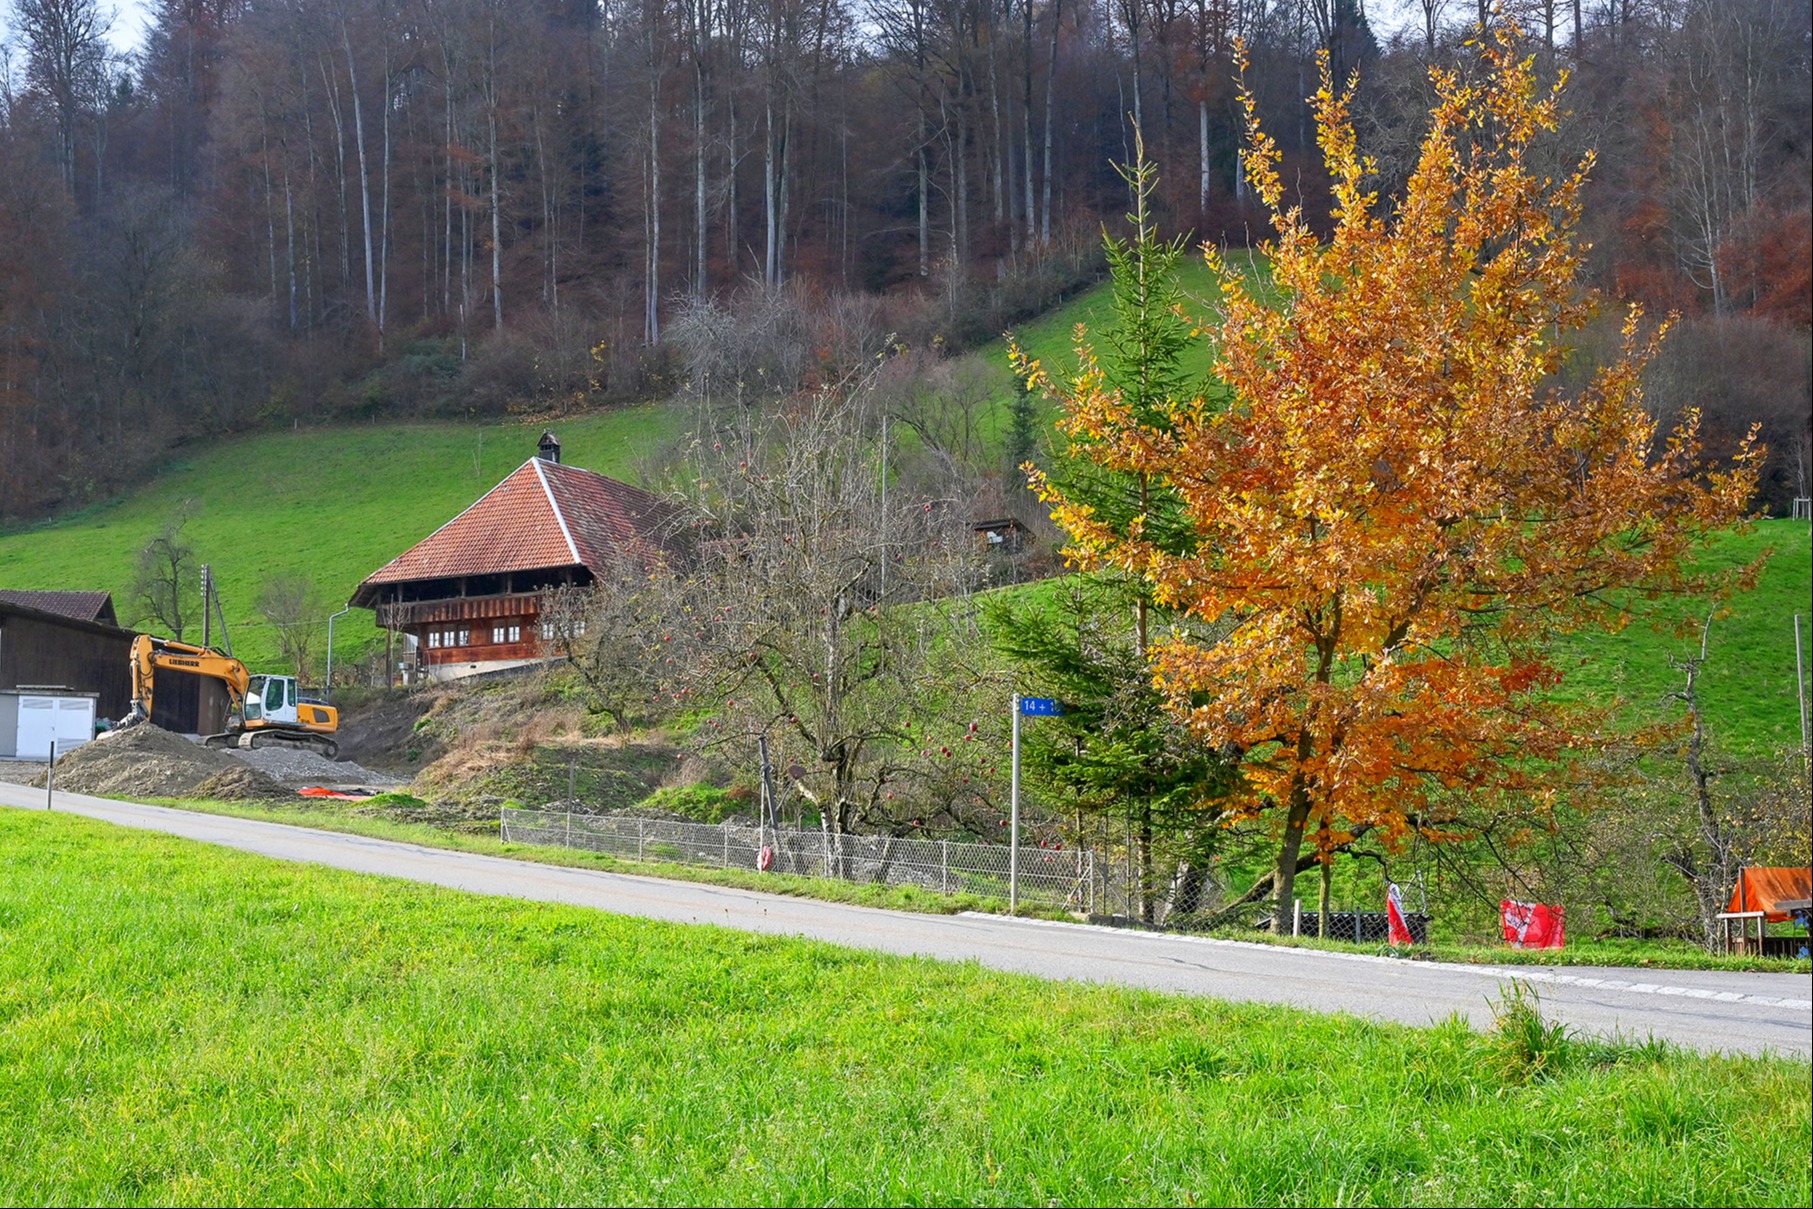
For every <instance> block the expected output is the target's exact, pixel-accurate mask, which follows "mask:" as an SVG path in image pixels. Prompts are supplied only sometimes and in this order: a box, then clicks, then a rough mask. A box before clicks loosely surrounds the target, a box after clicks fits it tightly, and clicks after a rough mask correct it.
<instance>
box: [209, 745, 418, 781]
mask: <svg viewBox="0 0 1813 1209" xmlns="http://www.w3.org/2000/svg"><path fill="white" fill-rule="evenodd" d="M230 754H231V756H232V757H233V758H234V759H238V760H243V761H245V763H247V764H249V765H251V766H252V767H253V768H255V769H257V770H258V771H259V772H262V773H264V774H265V775H266V776H269V777H274V778H276V779H277V780H279V781H282V782H283V783H284V784H285V785H296V786H301V785H363V786H365V787H366V788H368V789H383V788H386V787H388V786H393V785H406V784H408V782H407V781H402V780H399V779H397V778H396V777H393V776H390V775H388V774H387V773H382V772H373V771H372V770H371V769H369V768H364V767H361V766H360V765H358V764H355V763H353V762H352V761H351V760H330V759H328V758H327V757H326V756H323V755H320V754H318V753H316V752H312V751H297V750H294V749H291V748H283V747H259V748H254V749H253V750H251V751H244V750H240V749H238V748H235V749H234V750H233V751H232V752H231V753H230Z"/></svg>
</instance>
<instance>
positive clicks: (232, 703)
mask: <svg viewBox="0 0 1813 1209" xmlns="http://www.w3.org/2000/svg"><path fill="white" fill-rule="evenodd" d="M159 668H167V669H170V670H172V671H182V672H191V673H193V674H195V675H197V676H208V677H211V678H213V679H215V680H218V681H220V682H221V683H222V684H224V685H225V686H226V689H227V698H228V701H229V708H230V709H231V710H232V712H233V713H234V714H239V713H241V712H242V711H243V710H244V709H245V698H246V686H247V685H248V684H250V683H251V679H252V678H251V676H250V674H249V673H247V671H246V665H245V664H243V663H241V662H239V660H237V659H235V658H233V657H232V656H231V655H223V654H221V653H220V652H219V651H216V650H213V649H211V648H209V647H205V646H195V645H192V644H190V643H187V642H177V641H175V640H174V639H170V638H157V637H154V636H152V635H150V634H140V635H139V636H138V637H137V638H134V639H133V640H132V712H131V713H130V714H129V715H128V718H127V720H128V721H130V722H143V721H146V720H147V719H149V718H150V717H151V696H152V692H153V690H154V687H155V685H156V681H157V670H158V669H159Z"/></svg>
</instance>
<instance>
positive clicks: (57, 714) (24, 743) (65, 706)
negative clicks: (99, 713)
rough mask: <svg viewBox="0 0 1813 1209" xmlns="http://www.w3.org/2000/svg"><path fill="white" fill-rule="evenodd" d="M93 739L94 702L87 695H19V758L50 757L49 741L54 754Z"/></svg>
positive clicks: (71, 749)
mask: <svg viewBox="0 0 1813 1209" xmlns="http://www.w3.org/2000/svg"><path fill="white" fill-rule="evenodd" d="M92 738H94V701H93V700H92V699H91V698H88V697H20V698H19V746H18V747H16V748H14V750H15V751H16V752H18V753H19V758H20V759H21V760H48V759H50V745H51V741H52V740H55V741H56V744H57V754H58V755H59V756H61V755H63V754H64V753H65V752H69V751H73V750H75V748H77V747H79V746H80V745H82V744H83V743H86V742H88V741H89V740H90V739H92Z"/></svg>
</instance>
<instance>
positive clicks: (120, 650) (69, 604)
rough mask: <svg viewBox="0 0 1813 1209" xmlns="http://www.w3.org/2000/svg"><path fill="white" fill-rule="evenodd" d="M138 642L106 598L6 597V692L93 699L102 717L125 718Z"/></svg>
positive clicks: (2, 649)
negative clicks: (30, 691)
mask: <svg viewBox="0 0 1813 1209" xmlns="http://www.w3.org/2000/svg"><path fill="white" fill-rule="evenodd" d="M132 639H133V631H131V630H128V629H123V628H121V627H120V626H118V625H116V624H114V612H113V599H112V597H111V596H109V595H108V594H107V593H106V592H48V591H16V590H11V591H0V689H62V690H66V691H69V692H74V693H84V694H86V693H93V694H95V711H96V714H97V715H98V716H99V717H103V718H121V717H124V716H125V713H126V709H127V706H128V705H130V704H131V700H132V669H131V666H130V662H131V655H132Z"/></svg>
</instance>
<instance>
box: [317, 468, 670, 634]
mask: <svg viewBox="0 0 1813 1209" xmlns="http://www.w3.org/2000/svg"><path fill="white" fill-rule="evenodd" d="M673 515H674V510H673V508H672V506H671V505H669V504H668V503H667V502H666V501H664V500H662V499H660V498H659V497H658V496H654V495H650V494H649V493H648V492H646V491H643V490H642V489H641V488H639V487H632V486H630V485H629V484H628V483H621V482H618V481H617V480H616V479H608V478H605V477H604V476H603V475H601V474H593V473H592V472H591V471H589V470H581V469H579V468H578V467H577V466H563V465H561V464H560V463H558V462H549V461H545V460H543V459H541V458H530V459H529V460H528V461H527V462H524V463H523V464H522V465H521V466H519V467H517V468H516V469H515V470H514V471H512V472H511V473H510V474H509V476H508V477H506V478H505V479H504V481H503V482H501V483H499V484H498V485H497V486H495V487H493V488H492V489H491V490H490V491H488V492H486V493H485V494H484V495H483V496H481V497H480V498H479V500H478V502H477V503H475V504H473V505H472V506H471V507H470V508H468V509H466V510H465V511H464V512H462V513H460V514H459V515H458V516H456V517H454V518H453V519H452V520H450V521H448V522H447V523H446V524H444V525H442V526H441V527H440V528H439V529H436V530H435V531H434V532H433V533H431V534H429V535H428V536H427V537H425V538H423V539H422V540H421V541H419V542H417V543H416V544H415V545H413V546H411V547H410V548H409V549H407V550H405V551H404V552H403V553H402V554H400V555H398V556H397V557H396V558H394V559H392V560H391V561H390V562H388V563H386V564H385V565H384V566H382V567H380V568H378V570H376V571H374V572H372V573H371V574H370V575H368V576H366V578H365V582H364V583H361V584H360V585H359V589H358V591H357V592H355V593H354V595H353V600H354V603H356V604H368V603H369V602H370V601H371V600H372V599H374V598H375V593H372V592H368V591H367V589H372V588H376V587H377V586H379V585H382V584H394V583H405V582H409V581H411V580H422V579H454V578H458V577H460V576H463V575H496V574H501V573H503V572H507V571H534V570H541V569H544V568H557V567H571V566H584V567H586V568H588V569H589V570H591V571H593V572H594V573H596V572H599V571H602V570H604V569H605V567H607V566H608V565H609V564H610V563H611V562H613V561H614V560H615V559H616V558H617V557H619V556H620V555H621V554H622V553H631V554H637V555H641V556H644V557H646V556H647V555H648V554H650V553H653V552H655V551H657V550H660V549H661V548H662V547H663V546H664V545H665V541H664V539H665V536H666V529H667V527H668V526H669V524H670V522H671V520H672V517H673Z"/></svg>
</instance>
